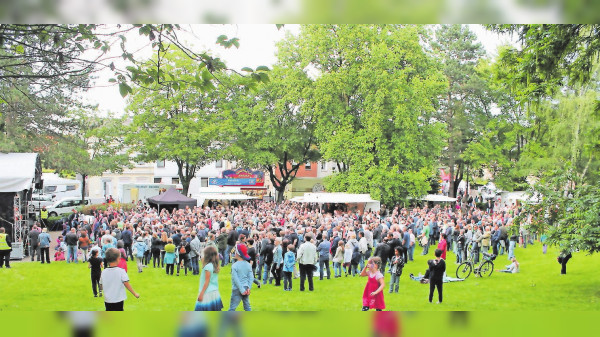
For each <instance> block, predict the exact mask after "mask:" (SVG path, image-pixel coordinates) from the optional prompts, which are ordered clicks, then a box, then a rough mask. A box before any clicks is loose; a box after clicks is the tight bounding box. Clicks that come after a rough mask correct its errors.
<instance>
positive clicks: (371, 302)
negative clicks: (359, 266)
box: [360, 256, 385, 311]
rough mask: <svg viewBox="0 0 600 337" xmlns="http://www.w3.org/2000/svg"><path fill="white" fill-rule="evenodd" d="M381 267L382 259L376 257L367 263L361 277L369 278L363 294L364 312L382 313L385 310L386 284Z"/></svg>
mask: <svg viewBox="0 0 600 337" xmlns="http://www.w3.org/2000/svg"><path fill="white" fill-rule="evenodd" d="M380 267H381V259H380V258H379V257H376V256H375V257H372V258H370V259H369V260H368V261H367V265H366V266H365V268H363V270H362V272H361V273H360V276H363V277H364V276H368V277H369V279H368V280H367V285H366V286H365V291H364V292H363V307H362V310H363V311H368V310H369V309H375V310H377V311H381V310H383V309H385V303H384V301H383V287H385V283H384V280H383V274H382V273H381V272H380V271H379V268H380Z"/></svg>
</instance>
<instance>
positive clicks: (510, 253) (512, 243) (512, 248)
mask: <svg viewBox="0 0 600 337" xmlns="http://www.w3.org/2000/svg"><path fill="white" fill-rule="evenodd" d="M516 245H517V243H516V242H515V241H510V242H509V245H508V259H509V260H510V259H512V258H513V257H515V246H516Z"/></svg>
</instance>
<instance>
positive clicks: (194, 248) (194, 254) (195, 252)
mask: <svg viewBox="0 0 600 337" xmlns="http://www.w3.org/2000/svg"><path fill="white" fill-rule="evenodd" d="M201 256H202V252H201V251H200V239H198V236H197V235H196V232H195V231H194V232H192V241H190V258H191V260H192V275H198V274H200V268H199V266H198V259H199V258H200V257H201Z"/></svg>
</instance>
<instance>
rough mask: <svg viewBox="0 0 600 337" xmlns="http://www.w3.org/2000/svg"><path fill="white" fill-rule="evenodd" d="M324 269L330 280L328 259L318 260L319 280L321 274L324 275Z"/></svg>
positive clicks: (321, 276) (321, 277)
mask: <svg viewBox="0 0 600 337" xmlns="http://www.w3.org/2000/svg"><path fill="white" fill-rule="evenodd" d="M325 269H327V278H330V277H331V271H330V270H329V259H319V278H320V279H321V280H322V279H323V274H325Z"/></svg>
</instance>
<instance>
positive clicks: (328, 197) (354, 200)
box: [290, 192, 381, 211]
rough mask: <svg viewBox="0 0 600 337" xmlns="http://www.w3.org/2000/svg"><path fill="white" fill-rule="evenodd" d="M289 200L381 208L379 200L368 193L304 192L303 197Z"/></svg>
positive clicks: (375, 209)
mask: <svg viewBox="0 0 600 337" xmlns="http://www.w3.org/2000/svg"><path fill="white" fill-rule="evenodd" d="M290 201H293V202H302V203H317V204H364V205H365V206H364V208H365V209H371V210H373V211H378V210H379V209H380V208H381V204H380V202H379V200H373V199H372V198H371V195H370V194H350V193H325V192H321V193H304V196H303V197H295V198H292V199H290Z"/></svg>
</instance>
